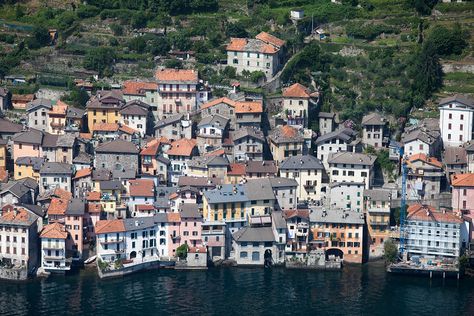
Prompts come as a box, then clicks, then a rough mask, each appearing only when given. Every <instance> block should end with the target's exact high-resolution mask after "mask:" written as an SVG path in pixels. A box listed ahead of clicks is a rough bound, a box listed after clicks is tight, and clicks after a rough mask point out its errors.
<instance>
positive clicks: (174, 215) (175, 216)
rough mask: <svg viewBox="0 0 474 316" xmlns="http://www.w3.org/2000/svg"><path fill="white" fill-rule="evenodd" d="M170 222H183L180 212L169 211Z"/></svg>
mask: <svg viewBox="0 0 474 316" xmlns="http://www.w3.org/2000/svg"><path fill="white" fill-rule="evenodd" d="M166 215H167V217H168V222H173V223H179V222H181V216H180V215H179V213H167V214H166Z"/></svg>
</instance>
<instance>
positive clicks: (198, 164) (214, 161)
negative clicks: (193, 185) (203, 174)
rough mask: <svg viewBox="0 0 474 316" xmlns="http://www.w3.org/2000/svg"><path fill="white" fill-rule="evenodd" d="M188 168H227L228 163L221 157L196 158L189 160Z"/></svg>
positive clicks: (227, 160) (225, 158)
mask: <svg viewBox="0 0 474 316" xmlns="http://www.w3.org/2000/svg"><path fill="white" fill-rule="evenodd" d="M186 164H187V165H188V167H195V168H209V167H220V166H222V167H227V166H228V165H229V164H230V162H229V159H227V157H225V156H224V157H222V156H196V157H193V158H192V159H191V160H189V161H188V162H187V163H186Z"/></svg>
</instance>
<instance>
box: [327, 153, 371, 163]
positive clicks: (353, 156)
mask: <svg viewBox="0 0 474 316" xmlns="http://www.w3.org/2000/svg"><path fill="white" fill-rule="evenodd" d="M376 159H377V157H376V156H373V155H367V154H362V153H353V152H347V151H341V152H337V153H330V154H329V157H328V163H330V164H331V163H333V164H334V163H341V164H350V165H368V166H372V165H373V164H374V163H375V160H376Z"/></svg>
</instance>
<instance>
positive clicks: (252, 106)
mask: <svg viewBox="0 0 474 316" xmlns="http://www.w3.org/2000/svg"><path fill="white" fill-rule="evenodd" d="M262 112H263V105H262V102H261V101H247V102H236V103H235V113H262Z"/></svg>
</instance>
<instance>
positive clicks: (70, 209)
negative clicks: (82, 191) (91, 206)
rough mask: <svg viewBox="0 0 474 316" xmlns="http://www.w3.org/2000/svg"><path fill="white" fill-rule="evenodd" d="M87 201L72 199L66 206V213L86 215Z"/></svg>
mask: <svg viewBox="0 0 474 316" xmlns="http://www.w3.org/2000/svg"><path fill="white" fill-rule="evenodd" d="M85 209H86V203H85V201H84V200H82V199H71V200H69V204H68V206H67V208H66V215H72V216H76V215H77V216H80V215H84V212H85Z"/></svg>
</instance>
